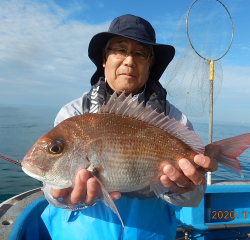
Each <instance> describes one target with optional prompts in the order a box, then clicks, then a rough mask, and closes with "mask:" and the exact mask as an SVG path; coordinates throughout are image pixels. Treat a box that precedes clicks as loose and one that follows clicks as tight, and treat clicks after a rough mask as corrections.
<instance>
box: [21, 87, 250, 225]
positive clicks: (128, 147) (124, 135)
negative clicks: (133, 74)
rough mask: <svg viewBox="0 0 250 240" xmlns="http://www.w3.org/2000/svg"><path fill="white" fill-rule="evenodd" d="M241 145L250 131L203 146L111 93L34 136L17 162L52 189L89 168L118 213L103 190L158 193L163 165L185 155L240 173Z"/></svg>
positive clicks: (181, 128) (105, 197)
mask: <svg viewBox="0 0 250 240" xmlns="http://www.w3.org/2000/svg"><path fill="white" fill-rule="evenodd" d="M247 145H250V133H246V134H243V135H239V136H236V137H232V138H228V139H224V140H221V141H217V142H213V143H211V144H208V145H207V146H204V145H203V143H202V141H201V139H200V138H199V136H198V135H197V134H195V133H194V131H192V130H189V129H188V127H186V126H185V125H183V124H182V123H180V122H179V121H176V120H175V119H170V118H169V117H168V116H165V114H164V113H161V114H160V113H158V112H157V111H156V110H155V109H152V107H151V106H145V104H144V102H141V103H139V102H138V100H137V99H133V97H132V95H129V96H128V97H126V96H125V92H123V93H121V94H120V95H119V96H117V94H116V93H114V94H113V95H112V96H111V98H110V100H109V101H108V102H107V103H106V104H104V105H103V106H102V107H101V108H100V109H99V112H98V113H89V114H84V115H79V116H74V117H71V118H68V119H66V120H64V121H63V122H61V123H60V124H58V125H57V126H55V127H54V128H53V129H52V130H51V131H49V132H48V133H46V134H45V135H43V136H42V137H41V138H39V139H38V140H37V142H36V143H35V144H34V145H33V146H32V147H31V149H30V150H29V151H28V152H27V154H26V155H25V157H24V159H23V160H22V162H21V165H22V169H23V171H24V172H25V173H26V174H28V175H29V176H31V177H33V178H36V179H38V180H39V181H43V182H45V183H46V184H48V185H50V186H51V187H52V188H54V189H63V188H68V187H73V186H74V181H75V176H76V173H77V171H78V170H79V169H82V168H85V169H87V170H89V171H90V172H92V173H93V175H94V177H95V178H96V179H97V180H98V182H99V183H100V185H101V189H102V196H101V197H100V198H101V200H102V201H103V202H105V203H106V204H107V205H108V206H109V207H110V208H111V209H112V210H113V211H114V212H115V213H116V214H117V215H118V217H119V218H120V215H119V213H118V211H117V209H116V207H115V204H114V202H113V200H112V199H111V198H110V196H109V192H113V191H120V192H131V191H137V190H140V189H143V188H145V187H148V186H150V189H151V190H152V191H154V192H155V194H156V196H157V197H159V196H160V194H162V193H164V192H166V191H168V189H166V188H165V187H164V186H163V185H162V184H161V182H160V180H159V179H160V177H161V176H162V175H163V167H164V166H165V165H166V164H171V165H173V166H174V167H175V168H177V169H178V170H179V171H181V169H180V167H179V165H178V162H179V160H180V159H182V158H186V159H188V160H189V161H190V162H191V163H192V164H193V165H194V166H195V167H196V168H197V167H199V166H198V165H196V164H195V162H194V160H193V159H194V156H195V155H197V154H204V155H205V156H208V157H210V158H211V159H215V160H216V161H217V162H218V163H220V164H222V165H224V166H225V167H227V168H229V169H231V170H233V171H234V172H236V173H239V174H241V175H242V170H241V167H240V164H239V162H238V160H237V156H238V155H240V154H241V153H242V152H243V151H244V150H245V149H247V148H248V147H247ZM120 220H121V218H120ZM121 222H122V220H121ZM122 225H123V222H122ZM123 227H124V225H123Z"/></svg>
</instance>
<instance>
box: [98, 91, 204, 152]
mask: <svg viewBox="0 0 250 240" xmlns="http://www.w3.org/2000/svg"><path fill="white" fill-rule="evenodd" d="M99 113H110V114H115V115H121V116H124V117H128V118H132V119H136V120H139V121H142V122H146V123H148V124H149V125H152V126H154V127H158V128H161V129H162V130H164V131H166V132H168V133H169V134H171V135H172V136H173V137H176V138H178V139H180V140H181V141H183V142H184V143H186V144H187V145H188V146H189V147H191V148H192V149H193V150H194V151H195V152H198V153H204V150H205V148H204V146H203V143H202V141H201V139H200V138H199V136H198V135H197V134H195V133H194V132H193V131H191V130H189V129H188V127H187V126H185V125H183V124H182V123H180V122H179V121H176V120H175V119H170V118H169V117H168V116H165V115H164V113H161V114H159V113H157V112H156V110H155V109H153V108H152V107H151V106H147V107H144V106H143V102H142V103H139V102H138V98H136V99H133V97H132V95H131V94H130V95H129V96H128V97H125V91H123V93H122V94H121V95H120V96H119V97H117V94H116V92H115V93H114V94H113V95H112V96H111V98H110V99H109V101H108V102H107V104H106V105H103V106H102V107H101V108H100V110H99Z"/></svg>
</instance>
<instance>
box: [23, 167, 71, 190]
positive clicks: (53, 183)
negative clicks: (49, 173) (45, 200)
mask: <svg viewBox="0 0 250 240" xmlns="http://www.w3.org/2000/svg"><path fill="white" fill-rule="evenodd" d="M22 170H23V171H24V172H25V173H26V174H27V175H29V176H30V177H32V178H35V179H37V180H38V181H41V182H43V183H46V184H47V185H49V186H50V187H52V188H54V189H64V188H69V187H71V186H72V182H71V181H70V180H60V181H58V180H49V179H46V178H45V177H43V176H40V175H37V174H35V173H34V172H31V171H29V170H28V169H27V168H24V167H22Z"/></svg>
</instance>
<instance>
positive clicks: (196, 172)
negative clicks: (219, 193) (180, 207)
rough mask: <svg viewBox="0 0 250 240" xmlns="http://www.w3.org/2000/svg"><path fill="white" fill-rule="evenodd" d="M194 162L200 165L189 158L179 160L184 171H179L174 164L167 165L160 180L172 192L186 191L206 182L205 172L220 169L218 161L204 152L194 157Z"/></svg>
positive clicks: (181, 192)
mask: <svg viewBox="0 0 250 240" xmlns="http://www.w3.org/2000/svg"><path fill="white" fill-rule="evenodd" d="M194 162H195V163H196V164H197V165H199V166H200V167H198V168H195V167H194V166H193V165H192V164H191V163H190V162H189V161H188V160H187V159H185V158H182V159H181V160H179V166H180V168H181V170H182V171H183V173H181V172H180V171H178V170H177V169H176V168H175V167H173V166H172V165H166V166H165V167H164V168H163V172H164V173H165V175H162V176H161V178H160V180H161V183H162V184H163V186H164V187H166V188H168V189H169V190H170V191H172V192H176V193H180V194H183V193H186V192H189V191H193V190H194V188H195V186H200V185H202V184H204V183H205V181H206V178H205V174H206V173H207V172H209V171H210V172H214V171H216V170H217V169H218V163H217V162H216V161H215V160H212V159H210V158H209V157H207V156H204V155H202V154H199V155H196V156H195V157H194Z"/></svg>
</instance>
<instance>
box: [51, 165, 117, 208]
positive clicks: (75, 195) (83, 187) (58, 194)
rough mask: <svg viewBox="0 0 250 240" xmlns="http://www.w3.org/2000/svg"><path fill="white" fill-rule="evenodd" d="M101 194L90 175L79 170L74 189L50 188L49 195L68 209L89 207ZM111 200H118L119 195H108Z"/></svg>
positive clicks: (83, 170)
mask: <svg viewBox="0 0 250 240" xmlns="http://www.w3.org/2000/svg"><path fill="white" fill-rule="evenodd" d="M100 194H101V186H100V185H99V183H98V181H97V180H96V179H95V178H93V177H92V175H91V173H90V172H89V171H87V170H86V169H81V170H80V171H79V172H78V173H77V175H76V178H75V186H74V188H71V187H70V188H65V189H59V190H58V189H53V188H51V195H52V196H53V198H55V199H56V200H57V202H58V203H60V204H65V205H67V206H69V207H70V208H74V207H75V206H76V205H79V204H82V205H84V204H85V205H87V206H88V205H89V206H91V205H92V204H93V203H95V202H96V201H97V199H98V198H99V197H100ZM110 196H111V198H112V199H113V200H115V199H119V198H120V197H121V194H120V193H119V192H113V193H110Z"/></svg>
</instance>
